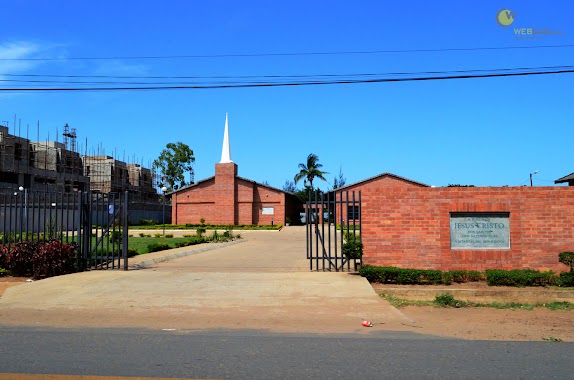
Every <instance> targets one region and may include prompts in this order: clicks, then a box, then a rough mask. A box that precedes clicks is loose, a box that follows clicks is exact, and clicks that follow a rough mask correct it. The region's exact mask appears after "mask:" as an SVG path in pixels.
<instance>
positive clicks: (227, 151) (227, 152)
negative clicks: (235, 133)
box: [219, 112, 233, 164]
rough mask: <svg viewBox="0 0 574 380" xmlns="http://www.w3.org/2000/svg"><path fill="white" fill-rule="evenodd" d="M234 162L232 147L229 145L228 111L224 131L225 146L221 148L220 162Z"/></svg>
mask: <svg viewBox="0 0 574 380" xmlns="http://www.w3.org/2000/svg"><path fill="white" fill-rule="evenodd" d="M230 162H233V161H232V160H231V148H230V147H229V123H228V121H227V112H226V113H225V132H223V147H222V148H221V161H219V163H220V164H227V163H230Z"/></svg>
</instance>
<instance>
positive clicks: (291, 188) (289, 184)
mask: <svg viewBox="0 0 574 380" xmlns="http://www.w3.org/2000/svg"><path fill="white" fill-rule="evenodd" d="M283 191H286V192H288V193H294V192H296V191H297V186H295V183H294V182H293V181H289V180H286V181H285V184H284V185H283Z"/></svg>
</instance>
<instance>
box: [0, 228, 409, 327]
mask: <svg viewBox="0 0 574 380" xmlns="http://www.w3.org/2000/svg"><path fill="white" fill-rule="evenodd" d="M242 235H243V236H244V237H245V239H244V240H240V242H239V243H238V242H232V243H231V244H229V243H224V244H202V245H198V246H192V247H183V248H178V249H175V250H169V251H163V252H155V253H153V254H147V255H140V256H138V257H135V258H132V259H130V262H129V263H130V266H131V267H132V268H134V269H135V268H140V269H138V270H128V271H111V270H108V271H90V272H85V273H76V274H72V275H67V276H59V277H53V278H49V279H46V280H41V281H36V282H33V283H25V284H22V285H20V286H16V287H12V288H10V289H8V290H7V291H6V292H5V293H4V296H3V297H2V299H0V318H1V319H0V320H1V321H2V322H1V323H2V324H6V325H14V324H19V325H22V324H24V325H35V326H39V325H45V326H58V327H143V328H151V329H160V328H168V329H178V330H189V329H192V330H196V329H221V328H224V329H229V328H241V329H257V330H269V331H279V332H315V333H316V332H359V333H366V332H368V329H364V328H363V327H362V326H361V321H362V320H363V318H367V319H370V320H372V321H375V322H379V323H383V322H384V323H386V324H388V325H389V327H393V326H394V327H395V328H394V329H395V330H400V329H401V327H402V326H403V325H404V324H409V323H412V321H411V320H410V319H408V318H407V317H406V316H404V315H403V314H402V313H401V312H400V311H398V310H397V309H395V308H393V307H392V306H390V305H389V304H388V303H387V302H385V301H384V300H382V299H381V298H380V297H378V296H377V295H376V293H375V291H374V290H373V288H372V287H371V286H370V284H369V283H368V282H367V281H366V280H365V279H364V278H362V277H360V276H357V275H355V274H349V273H322V272H321V273H316V272H310V271H309V267H308V261H307V260H306V258H305V230H304V227H303V228H301V227H287V228H284V229H283V230H281V231H249V233H246V234H242ZM178 256H180V257H178Z"/></svg>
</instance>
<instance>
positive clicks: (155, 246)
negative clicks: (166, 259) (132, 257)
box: [147, 243, 170, 252]
mask: <svg viewBox="0 0 574 380" xmlns="http://www.w3.org/2000/svg"><path fill="white" fill-rule="evenodd" d="M166 249H170V246H169V244H167V243H152V244H149V245H148V246H147V250H148V252H158V251H164V250H166Z"/></svg>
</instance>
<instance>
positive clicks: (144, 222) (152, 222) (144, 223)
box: [139, 219, 157, 226]
mask: <svg viewBox="0 0 574 380" xmlns="http://www.w3.org/2000/svg"><path fill="white" fill-rule="evenodd" d="M155 224H157V222H156V221H155V220H153V219H140V221H139V225H140V226H153V225H155Z"/></svg>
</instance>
